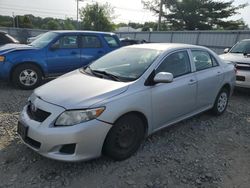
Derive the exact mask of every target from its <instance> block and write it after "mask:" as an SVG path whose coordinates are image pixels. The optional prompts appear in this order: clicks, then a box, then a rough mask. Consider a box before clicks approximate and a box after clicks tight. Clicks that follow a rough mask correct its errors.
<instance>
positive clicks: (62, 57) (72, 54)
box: [47, 34, 81, 74]
mask: <svg viewBox="0 0 250 188" xmlns="http://www.w3.org/2000/svg"><path fill="white" fill-rule="evenodd" d="M78 41H79V37H78V35H76V34H71V35H64V36H61V37H60V38H59V39H58V40H57V41H56V42H55V43H53V44H52V45H51V47H50V48H49V49H48V51H47V66H48V70H49V73H50V74H57V73H59V74H60V73H66V72H69V71H72V70H74V69H77V68H79V67H80V66H81V62H80V52H81V50H80V48H79V43H78Z"/></svg>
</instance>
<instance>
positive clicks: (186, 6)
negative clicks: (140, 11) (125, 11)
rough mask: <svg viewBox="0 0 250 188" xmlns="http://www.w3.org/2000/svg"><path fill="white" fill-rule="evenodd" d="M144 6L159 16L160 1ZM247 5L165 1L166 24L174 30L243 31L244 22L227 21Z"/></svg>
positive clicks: (192, 0) (187, 0) (198, 0)
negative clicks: (231, 26)
mask: <svg viewBox="0 0 250 188" xmlns="http://www.w3.org/2000/svg"><path fill="white" fill-rule="evenodd" d="M143 3H144V6H145V7H146V8H148V9H150V10H151V11H153V12H155V13H156V14H159V12H160V11H159V6H160V0H154V1H149V0H146V1H144V2H143ZM245 6H247V4H240V5H238V6H234V5H233V0H231V1H228V2H222V1H215V0H163V14H162V17H163V18H165V20H166V21H165V23H167V24H168V26H169V27H170V28H171V29H173V30H210V29H228V28H230V27H228V26H230V25H233V28H234V29H241V28H240V27H241V25H242V20H236V21H232V20H227V21H226V20H225V19H228V18H229V17H231V16H233V15H236V14H237V13H238V10H239V9H242V8H244V7H245Z"/></svg>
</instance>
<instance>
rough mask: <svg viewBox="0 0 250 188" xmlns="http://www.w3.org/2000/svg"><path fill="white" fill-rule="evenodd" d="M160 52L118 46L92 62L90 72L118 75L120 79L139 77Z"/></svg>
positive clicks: (127, 79) (128, 79)
mask: <svg viewBox="0 0 250 188" xmlns="http://www.w3.org/2000/svg"><path fill="white" fill-rule="evenodd" d="M160 53H161V51H160V50H155V49H145V48H120V49H118V50H116V51H113V52H111V53H109V54H107V55H105V56H103V57H102V58H100V59H98V60H96V61H95V62H94V63H92V64H91V65H90V66H89V68H90V70H91V71H92V72H99V73H100V72H102V73H105V74H106V75H107V74H109V75H112V76H116V77H118V78H119V79H120V80H122V81H133V80H136V79H137V78H139V77H140V76H141V75H142V74H143V73H144V72H145V71H146V70H147V68H148V67H149V66H150V65H151V64H152V63H153V61H154V60H155V59H156V58H157V57H158V56H159V54H160Z"/></svg>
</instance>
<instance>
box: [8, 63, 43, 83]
mask: <svg viewBox="0 0 250 188" xmlns="http://www.w3.org/2000/svg"><path fill="white" fill-rule="evenodd" d="M23 65H33V66H36V67H37V68H39V69H40V70H41V72H42V76H43V77H44V76H45V74H44V70H43V68H42V66H41V65H39V64H38V63H36V62H34V61H25V62H21V63H18V64H16V65H14V66H13V67H12V69H11V71H10V75H9V79H10V81H12V79H13V72H14V70H15V69H16V68H17V67H20V66H23Z"/></svg>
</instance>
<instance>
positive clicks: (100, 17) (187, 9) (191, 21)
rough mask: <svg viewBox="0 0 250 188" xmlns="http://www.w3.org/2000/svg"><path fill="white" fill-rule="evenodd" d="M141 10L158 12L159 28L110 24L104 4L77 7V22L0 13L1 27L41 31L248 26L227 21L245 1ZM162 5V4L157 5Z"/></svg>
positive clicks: (179, 0)
mask: <svg viewBox="0 0 250 188" xmlns="http://www.w3.org/2000/svg"><path fill="white" fill-rule="evenodd" d="M142 2H143V5H144V7H145V9H149V10H150V11H152V12H153V13H155V15H159V14H161V15H162V21H161V23H160V27H158V23H157V22H145V23H135V22H130V23H119V24H114V22H113V19H114V18H115V17H114V16H113V14H114V9H113V7H111V6H110V5H109V4H108V3H106V4H100V3H95V4H88V5H86V6H85V7H84V8H82V9H80V10H79V14H80V21H79V23H77V21H76V20H73V19H72V18H66V19H56V18H51V17H47V18H41V17H37V16H34V15H32V14H28V15H19V16H15V17H14V18H13V17H10V16H1V15H0V26H1V27H19V28H31V29H45V30H60V29H63V30H64V29H65V30H74V29H82V30H96V31H114V30H115V29H116V28H118V27H122V26H123V27H126V26H130V27H132V28H135V29H138V28H141V29H142V31H152V30H153V31H155V30H157V29H160V30H161V31H168V30H237V29H248V25H247V24H245V22H244V21H243V19H239V20H230V18H231V17H232V16H234V15H236V14H238V11H239V10H240V9H242V8H244V7H246V6H248V4H246V3H245V4H240V5H238V6H234V5H233V2H234V1H232V0H231V1H227V2H224V1H223V2H222V1H215V0H144V1H142ZM161 4H162V6H161Z"/></svg>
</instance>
